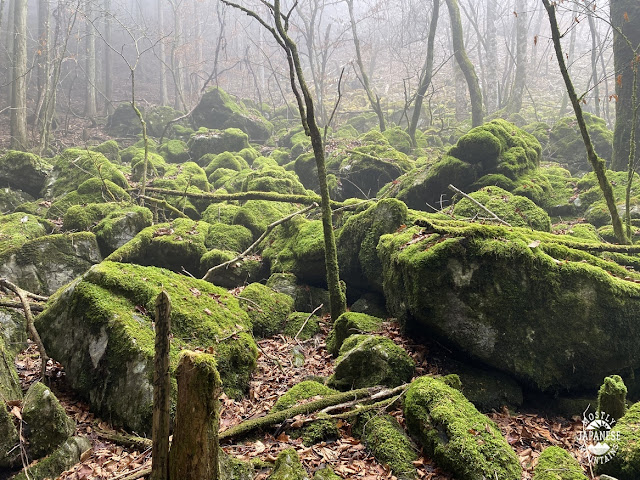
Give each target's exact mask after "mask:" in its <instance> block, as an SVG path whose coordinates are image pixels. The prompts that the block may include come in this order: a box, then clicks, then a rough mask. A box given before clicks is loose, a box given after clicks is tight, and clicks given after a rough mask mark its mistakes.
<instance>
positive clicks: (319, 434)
mask: <svg viewBox="0 0 640 480" xmlns="http://www.w3.org/2000/svg"><path fill="white" fill-rule="evenodd" d="M294 435H297V433H296V432H294ZM300 437H301V438H302V444H303V445H304V446H305V447H311V446H312V445H315V444H316V443H320V442H333V441H335V440H337V439H338V438H340V431H339V430H338V427H337V420H335V419H333V418H331V417H330V416H329V415H327V414H324V413H319V414H318V415H317V417H316V419H315V420H314V421H313V422H311V423H310V424H309V425H306V426H305V427H302V429H301V430H300Z"/></svg>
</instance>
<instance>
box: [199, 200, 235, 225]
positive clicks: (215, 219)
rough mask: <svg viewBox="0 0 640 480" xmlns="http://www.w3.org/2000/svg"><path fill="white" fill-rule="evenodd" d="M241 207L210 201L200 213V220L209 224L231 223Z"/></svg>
mask: <svg viewBox="0 0 640 480" xmlns="http://www.w3.org/2000/svg"><path fill="white" fill-rule="evenodd" d="M241 208H242V207H239V206H238V205H231V204H229V203H212V204H211V205H209V206H208V207H207V209H206V210H205V211H204V212H203V213H202V221H203V222H207V223H209V224H211V225H213V224H215V223H226V224H228V225H231V224H233V220H234V219H235V217H236V215H237V214H238V212H239V211H240V210H241Z"/></svg>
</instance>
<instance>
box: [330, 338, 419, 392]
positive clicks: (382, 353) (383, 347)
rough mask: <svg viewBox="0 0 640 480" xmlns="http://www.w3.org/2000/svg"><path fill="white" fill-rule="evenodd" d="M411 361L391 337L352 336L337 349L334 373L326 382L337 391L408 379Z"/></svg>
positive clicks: (399, 382) (400, 382)
mask: <svg viewBox="0 0 640 480" xmlns="http://www.w3.org/2000/svg"><path fill="white" fill-rule="evenodd" d="M414 369H415V364H414V362H413V360H412V359H411V357H410V356H409V354H407V352H405V351H404V349H403V348H402V347H400V346H399V345H396V344H395V343H394V342H393V341H392V340H390V339H388V338H385V337H381V336H374V335H352V336H350V337H348V338H347V339H346V340H345V341H344V342H343V344H342V347H341V348H340V355H339V356H338V358H337V359H336V363H335V373H334V374H333V375H332V376H331V378H330V379H329V385H330V386H332V387H335V388H337V389H338V390H349V389H355V388H363V387H372V386H374V385H385V386H389V387H395V386H397V385H401V384H402V383H405V382H408V381H409V380H411V377H412V376H413V372H414Z"/></svg>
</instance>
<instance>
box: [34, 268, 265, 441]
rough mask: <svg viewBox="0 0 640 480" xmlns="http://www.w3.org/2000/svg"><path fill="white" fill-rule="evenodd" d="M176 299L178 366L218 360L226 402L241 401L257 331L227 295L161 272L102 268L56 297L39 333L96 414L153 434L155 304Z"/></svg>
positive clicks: (42, 316) (174, 358)
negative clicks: (191, 360) (194, 353)
mask: <svg viewBox="0 0 640 480" xmlns="http://www.w3.org/2000/svg"><path fill="white" fill-rule="evenodd" d="M162 289H164V290H165V291H166V292H167V293H168V295H169V298H170V299H171V305H172V308H171V329H172V334H173V338H172V347H171V365H172V367H171V368H172V371H173V369H174V368H175V367H176V362H177V356H178V352H179V350H180V349H182V348H189V349H193V348H195V347H199V348H204V349H207V348H209V347H211V348H212V349H213V351H214V352H215V355H216V359H217V362H218V366H219V369H220V372H221V377H222V382H223V387H224V389H225V392H226V393H227V395H229V396H232V397H237V396H239V395H240V394H241V393H242V392H244V391H245V390H246V388H247V386H248V382H249V377H250V375H251V372H252V371H253V369H254V368H255V365H256V358H257V348H256V345H255V342H254V340H253V337H252V335H251V324H250V320H249V318H248V316H247V314H246V313H245V312H244V311H243V310H242V309H241V308H240V307H239V305H238V301H237V300H236V299H235V298H234V297H232V296H231V295H229V294H228V293H227V292H226V290H224V289H221V288H219V287H215V286H213V285H211V284H210V283H207V282H204V281H202V280H197V279H193V278H190V277H186V276H184V275H178V274H175V273H172V272H170V271H168V270H164V269H159V268H155V267H143V266H139V265H132V264H120V263H114V262H102V263H101V264H99V265H96V266H95V267H93V268H92V269H91V270H89V271H88V272H87V273H86V274H85V275H83V276H82V277H81V278H79V279H77V280H76V281H74V282H72V283H71V284H70V285H68V286H67V287H66V288H65V289H62V290H60V291H59V292H57V293H56V295H54V296H53V297H52V298H51V299H50V300H49V303H48V304H47V308H46V310H45V311H44V312H43V313H41V314H40V315H39V316H38V317H37V320H36V326H37V328H38V331H39V332H40V335H41V337H42V341H43V342H44V344H45V347H46V348H47V352H48V353H49V354H50V355H51V356H53V357H54V358H56V359H57V360H58V361H59V362H60V363H61V364H62V365H64V367H65V372H66V375H67V379H68V380H69V383H70V385H71V387H72V388H73V389H74V390H76V392H77V393H78V394H80V395H81V396H82V397H83V398H84V399H86V400H87V401H88V402H89V403H90V405H91V407H92V409H94V410H95V411H97V412H100V414H101V415H103V416H104V417H107V418H110V419H113V421H114V422H116V423H117V424H121V425H124V426H127V427H128V428H130V429H132V430H135V431H137V432H139V433H142V432H149V431H150V427H151V406H152V397H153V395H152V393H153V387H152V382H153V357H154V334H153V329H152V323H153V315H154V308H155V307H154V305H155V300H156V297H157V296H158V294H159V293H160V291H161V290H162Z"/></svg>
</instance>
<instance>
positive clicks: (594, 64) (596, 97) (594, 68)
mask: <svg viewBox="0 0 640 480" xmlns="http://www.w3.org/2000/svg"><path fill="white" fill-rule="evenodd" d="M587 19H588V20H589V32H590V34H591V81H592V82H593V102H594V111H595V114H596V115H597V116H598V117H599V116H600V78H599V77H598V44H597V39H596V22H595V20H594V19H593V16H592V15H587Z"/></svg>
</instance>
